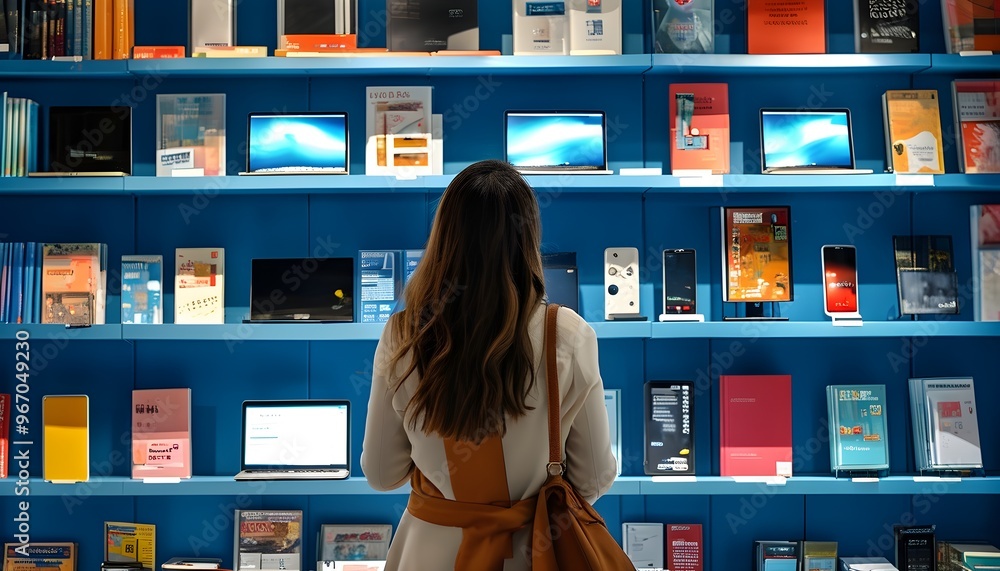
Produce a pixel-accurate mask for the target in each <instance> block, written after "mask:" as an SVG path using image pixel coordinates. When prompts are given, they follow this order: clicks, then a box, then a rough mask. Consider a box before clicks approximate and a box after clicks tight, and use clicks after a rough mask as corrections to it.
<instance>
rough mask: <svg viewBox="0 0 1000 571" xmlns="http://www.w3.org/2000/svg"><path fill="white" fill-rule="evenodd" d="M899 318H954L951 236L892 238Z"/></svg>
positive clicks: (955, 287) (955, 282) (955, 281)
mask: <svg viewBox="0 0 1000 571" xmlns="http://www.w3.org/2000/svg"><path fill="white" fill-rule="evenodd" d="M892 245H893V254H894V257H895V260H896V289H897V292H898V294H899V313H900V315H923V314H951V315H954V314H957V313H958V312H959V307H958V274H957V272H956V271H955V264H954V260H955V255H954V249H953V247H952V240H951V236H948V235H934V236H931V235H919V236H893V237H892Z"/></svg>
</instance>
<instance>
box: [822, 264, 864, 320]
mask: <svg viewBox="0 0 1000 571" xmlns="http://www.w3.org/2000/svg"><path fill="white" fill-rule="evenodd" d="M822 260H823V313H825V314H826V315H828V316H829V317H831V318H833V321H834V324H835V325H840V324H847V323H848V322H849V323H850V324H851V325H860V324H861V311H860V305H859V301H858V252H857V248H855V247H854V246H833V245H826V246H823V248H822ZM841 322H844V323H841Z"/></svg>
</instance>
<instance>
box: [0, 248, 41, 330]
mask: <svg viewBox="0 0 1000 571" xmlns="http://www.w3.org/2000/svg"><path fill="white" fill-rule="evenodd" d="M39 259H41V256H40V254H39V244H37V243H35V242H2V243H0V323H38V322H39V313H38V305H39V303H38V292H39V291H40V289H41V288H40V286H39V282H40V280H39V276H40V267H39V264H38V260H39Z"/></svg>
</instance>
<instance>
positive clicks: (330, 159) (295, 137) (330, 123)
mask: <svg viewBox="0 0 1000 571" xmlns="http://www.w3.org/2000/svg"><path fill="white" fill-rule="evenodd" d="M249 122H250V125H249V128H248V131H249V135H248V141H249V142H248V145H247V171H248V172H273V173H280V172H296V173H297V172H308V173H316V174H323V173H346V172H347V171H348V137H347V114H346V113H281V114H275V113H251V114H250V116H249Z"/></svg>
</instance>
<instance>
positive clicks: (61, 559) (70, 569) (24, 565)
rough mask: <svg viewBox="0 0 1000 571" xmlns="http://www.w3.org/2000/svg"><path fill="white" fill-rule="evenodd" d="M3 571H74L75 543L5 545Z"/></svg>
mask: <svg viewBox="0 0 1000 571" xmlns="http://www.w3.org/2000/svg"><path fill="white" fill-rule="evenodd" d="M3 550H4V555H3V571H76V544H75V543H68V542H63V543H36V542H34V541H32V542H31V543H29V544H23V543H5V544H4V549H3Z"/></svg>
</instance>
